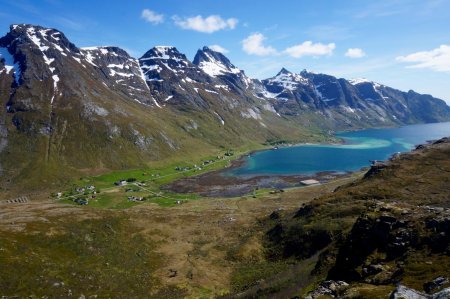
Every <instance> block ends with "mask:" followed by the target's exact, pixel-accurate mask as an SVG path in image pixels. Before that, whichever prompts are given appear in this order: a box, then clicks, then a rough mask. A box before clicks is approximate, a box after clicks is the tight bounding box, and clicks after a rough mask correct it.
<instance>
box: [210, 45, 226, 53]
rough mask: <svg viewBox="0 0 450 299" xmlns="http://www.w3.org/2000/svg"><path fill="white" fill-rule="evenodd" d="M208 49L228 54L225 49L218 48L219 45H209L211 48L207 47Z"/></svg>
mask: <svg viewBox="0 0 450 299" xmlns="http://www.w3.org/2000/svg"><path fill="white" fill-rule="evenodd" d="M208 48H210V49H211V50H213V51H216V52H219V53H222V54H227V53H228V52H229V51H228V50H227V49H225V48H224V47H222V46H219V45H211V46H208Z"/></svg>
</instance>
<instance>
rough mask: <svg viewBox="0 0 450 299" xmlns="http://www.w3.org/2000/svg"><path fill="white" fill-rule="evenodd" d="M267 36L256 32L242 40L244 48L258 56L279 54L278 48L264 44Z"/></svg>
mask: <svg viewBox="0 0 450 299" xmlns="http://www.w3.org/2000/svg"><path fill="white" fill-rule="evenodd" d="M265 39H266V37H265V36H264V35H263V34H261V33H254V34H252V35H250V36H248V37H247V38H246V39H244V40H243V41H242V49H243V50H244V51H245V52H246V53H247V54H254V55H258V56H267V55H274V54H277V50H275V49H274V48H272V47H271V46H264V45H263V41H264V40H265Z"/></svg>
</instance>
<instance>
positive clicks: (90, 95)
mask: <svg viewBox="0 0 450 299" xmlns="http://www.w3.org/2000/svg"><path fill="white" fill-rule="evenodd" d="M0 55H1V56H0V57H1V58H0V95H1V99H2V100H1V106H0V123H1V130H0V170H2V169H6V171H7V172H10V173H12V177H16V178H17V177H20V178H25V177H27V176H29V177H34V176H35V173H36V172H40V171H42V170H39V169H45V168H46V167H49V166H48V165H52V166H51V168H52V169H59V170H60V171H63V170H65V169H66V167H67V166H68V167H69V168H71V169H72V170H73V171H75V172H76V171H77V169H92V168H97V169H104V168H106V169H110V168H123V167H133V166H137V165H142V163H145V162H148V161H155V160H159V159H166V158H167V159H171V158H172V157H174V156H177V155H178V156H179V157H180V158H181V156H183V155H185V154H186V153H191V154H193V153H196V154H198V153H199V151H200V152H203V153H204V154H207V153H210V152H211V150H213V149H216V150H217V149H218V148H229V147H238V146H242V145H248V144H262V143H270V142H271V141H273V140H291V141H297V142H298V141H305V140H308V138H309V139H312V138H322V137H320V136H323V133H319V132H323V131H324V130H342V129H356V128H364V127H371V126H391V125H403V124H410V123H417V122H436V121H444V120H450V107H448V106H447V105H446V104H445V103H444V102H443V101H442V100H439V99H435V98H433V97H432V96H429V95H420V94H417V93H414V92H412V91H410V92H408V93H404V92H401V91H398V90H395V89H392V88H389V87H386V86H382V85H375V84H374V83H370V82H353V84H352V82H350V81H347V80H345V79H337V78H335V77H332V76H328V75H323V74H313V73H310V72H306V71H305V72H302V73H300V74H293V73H291V72H289V71H287V70H285V69H283V70H282V71H281V72H280V73H279V74H278V75H277V76H275V77H274V78H270V79H266V80H262V81H260V80H255V79H251V78H249V77H248V76H247V75H246V74H245V72H244V71H242V70H240V69H239V68H237V67H236V66H235V65H233V64H232V63H231V62H230V61H229V59H228V58H226V57H225V56H224V55H223V54H221V53H218V52H215V51H213V50H211V49H210V48H208V47H204V48H202V49H200V50H199V51H198V52H197V54H196V56H195V58H194V59H193V61H192V62H191V61H190V60H189V59H187V57H186V55H184V54H182V53H180V52H179V51H178V50H177V49H176V48H175V47H170V46H158V47H154V48H152V49H150V50H149V51H147V52H146V53H145V54H144V55H143V56H142V57H141V58H139V59H135V58H133V57H131V56H130V55H129V54H128V53H127V52H126V51H124V50H122V49H120V48H118V47H114V46H107V47H89V48H78V47H77V46H75V45H74V44H73V43H71V42H70V41H69V40H68V39H67V37H66V36H65V35H64V34H63V33H62V32H60V31H58V30H56V29H49V28H44V27H41V26H34V25H28V24H21V25H12V26H11V27H10V31H9V33H7V34H6V35H5V36H4V37H2V38H0ZM38 165H39V166H38ZM63 165H65V166H63ZM42 167H44V168H42ZM24 171H25V174H24ZM45 173H46V174H47V173H53V171H50V170H48V171H46V172H45ZM60 174H61V173H60ZM58 177H59V175H58Z"/></svg>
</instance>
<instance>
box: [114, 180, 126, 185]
mask: <svg viewBox="0 0 450 299" xmlns="http://www.w3.org/2000/svg"><path fill="white" fill-rule="evenodd" d="M126 184H127V181H125V180H120V181H117V182H115V183H114V185H116V186H125V185H126Z"/></svg>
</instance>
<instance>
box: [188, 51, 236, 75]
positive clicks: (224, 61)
mask: <svg viewBox="0 0 450 299" xmlns="http://www.w3.org/2000/svg"><path fill="white" fill-rule="evenodd" d="M193 63H194V64H195V65H197V66H198V67H199V68H201V69H202V70H203V71H204V72H205V73H207V74H208V75H210V76H212V77H216V76H219V75H226V74H239V73H241V70H240V69H238V68H237V67H235V66H234V65H233V64H232V63H231V62H230V60H229V59H228V58H227V57H226V56H225V55H223V54H222V53H220V52H216V51H214V50H211V49H210V48H208V47H207V46H204V47H203V48H202V49H201V50H198V51H197V54H196V55H195V57H194V61H193Z"/></svg>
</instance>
